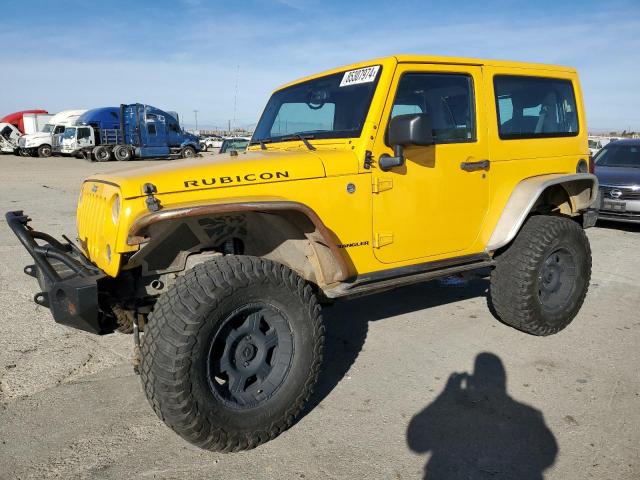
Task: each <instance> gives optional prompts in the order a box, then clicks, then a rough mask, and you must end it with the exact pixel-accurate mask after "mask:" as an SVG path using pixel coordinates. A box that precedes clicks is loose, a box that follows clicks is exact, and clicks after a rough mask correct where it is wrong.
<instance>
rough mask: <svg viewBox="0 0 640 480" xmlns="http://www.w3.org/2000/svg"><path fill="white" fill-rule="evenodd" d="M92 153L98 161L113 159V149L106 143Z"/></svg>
mask: <svg viewBox="0 0 640 480" xmlns="http://www.w3.org/2000/svg"><path fill="white" fill-rule="evenodd" d="M92 153H93V158H95V159H96V162H108V161H109V160H110V159H111V151H110V150H109V149H108V148H107V147H106V146H104V145H100V146H98V147H96V148H94V149H93V152H92Z"/></svg>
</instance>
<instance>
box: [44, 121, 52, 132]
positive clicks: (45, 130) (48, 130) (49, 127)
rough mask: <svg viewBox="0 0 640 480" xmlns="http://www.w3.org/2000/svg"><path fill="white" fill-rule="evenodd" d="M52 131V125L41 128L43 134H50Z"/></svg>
mask: <svg viewBox="0 0 640 480" xmlns="http://www.w3.org/2000/svg"><path fill="white" fill-rule="evenodd" d="M52 131H53V125H51V124H50V123H47V124H46V125H45V126H44V127H42V132H43V133H51V132H52Z"/></svg>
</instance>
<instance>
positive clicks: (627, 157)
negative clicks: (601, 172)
mask: <svg viewBox="0 0 640 480" xmlns="http://www.w3.org/2000/svg"><path fill="white" fill-rule="evenodd" d="M594 161H595V162H596V165H597V166H599V167H625V168H640V145H624V144H621V145H620V144H618V145H616V144H613V145H607V146H605V147H604V148H603V149H602V150H600V151H599V152H598V153H597V154H596V156H595V157H594Z"/></svg>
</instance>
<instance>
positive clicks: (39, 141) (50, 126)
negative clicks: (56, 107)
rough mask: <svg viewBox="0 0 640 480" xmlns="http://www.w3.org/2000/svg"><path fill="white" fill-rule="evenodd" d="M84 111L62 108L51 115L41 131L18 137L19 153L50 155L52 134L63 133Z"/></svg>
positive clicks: (23, 154) (40, 155)
mask: <svg viewBox="0 0 640 480" xmlns="http://www.w3.org/2000/svg"><path fill="white" fill-rule="evenodd" d="M84 112H86V110H64V111H62V112H60V113H57V114H55V115H54V116H52V117H51V118H50V119H49V121H48V122H47V123H46V124H45V126H44V127H43V129H42V131H40V132H36V133H32V134H28V135H23V136H22V137H20V139H19V140H18V147H19V153H20V155H22V156H25V157H27V156H33V157H50V156H51V154H52V153H53V149H52V145H53V136H54V135H56V134H59V133H64V131H65V129H66V128H67V127H69V126H72V125H75V122H76V121H77V119H78V117H80V115H82V114H83V113H84Z"/></svg>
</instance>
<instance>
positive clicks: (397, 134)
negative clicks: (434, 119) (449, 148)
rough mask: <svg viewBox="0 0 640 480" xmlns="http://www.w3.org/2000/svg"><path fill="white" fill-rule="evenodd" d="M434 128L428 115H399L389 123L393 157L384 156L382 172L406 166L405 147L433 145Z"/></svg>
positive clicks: (380, 164) (379, 162)
mask: <svg viewBox="0 0 640 480" xmlns="http://www.w3.org/2000/svg"><path fill="white" fill-rule="evenodd" d="M433 143H434V140H433V127H432V125H431V117H430V116H429V114H428V113H410V114H408V115H398V116H397V117H393V118H392V119H391V122H389V144H390V145H391V146H392V147H393V157H390V156H389V155H386V154H385V155H382V156H381V157H380V160H379V161H378V165H379V166H380V170H382V171H384V172H386V171H388V170H391V169H392V168H393V167H400V166H402V165H404V147H410V146H419V147H426V146H428V145H433Z"/></svg>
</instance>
